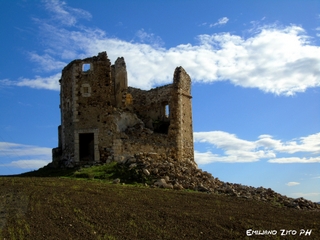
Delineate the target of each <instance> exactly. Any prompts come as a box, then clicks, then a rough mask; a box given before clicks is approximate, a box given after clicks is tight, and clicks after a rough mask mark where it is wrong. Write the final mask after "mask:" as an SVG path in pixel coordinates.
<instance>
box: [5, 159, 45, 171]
mask: <svg viewBox="0 0 320 240" xmlns="http://www.w3.org/2000/svg"><path fill="white" fill-rule="evenodd" d="M50 162H51V160H38V159H34V160H18V161H12V162H10V163H7V164H0V166H4V167H15V168H21V169H39V168H41V167H44V166H45V165H47V164H48V163H50Z"/></svg>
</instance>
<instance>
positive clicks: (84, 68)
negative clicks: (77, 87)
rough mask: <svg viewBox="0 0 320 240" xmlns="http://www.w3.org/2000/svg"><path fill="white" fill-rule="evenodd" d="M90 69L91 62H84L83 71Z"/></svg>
mask: <svg viewBox="0 0 320 240" xmlns="http://www.w3.org/2000/svg"><path fill="white" fill-rule="evenodd" d="M90 69H91V65H90V63H84V64H82V71H83V72H88V71H90Z"/></svg>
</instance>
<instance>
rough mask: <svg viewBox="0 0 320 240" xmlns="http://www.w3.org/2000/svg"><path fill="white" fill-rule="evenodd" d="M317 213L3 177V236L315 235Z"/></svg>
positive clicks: (319, 229) (318, 233)
mask: <svg viewBox="0 0 320 240" xmlns="http://www.w3.org/2000/svg"><path fill="white" fill-rule="evenodd" d="M319 220H320V211H319V210H297V209H290V208H285V207H283V206H280V205H275V204H272V203H269V202H262V201H255V200H253V199H243V198H237V197H232V196H225V195H218V194H214V193H211V194H207V193H200V192H192V191H175V190H166V189H158V188H149V187H142V186H141V185H121V184H110V183H108V182H107V181H105V180H103V181H102V180H79V179H71V178H58V177H47V178H44V177H1V178H0V239H32V240H34V239H37V240H41V239H46V240H48V239H57V240H58V239H59V240H61V239H73V240H74V239H88V240H89V239H148V240H149V239H170V240H173V239H179V240H180V239H304V238H307V239H320V222H319ZM250 229H251V230H250ZM255 230H258V231H260V234H263V233H265V234H264V235H257V234H258V233H259V232H253V231H255ZM283 230H285V231H286V232H285V231H283ZM290 230H291V232H289V231H290ZM302 230H304V231H306V232H307V231H308V232H309V235H307V236H305V235H306V234H305V233H303V231H302ZM266 231H269V233H267V232H266ZM302 233H303V234H302ZM247 234H248V235H247ZM250 234H251V236H249V235H250ZM283 234H286V235H283ZM300 234H301V236H299V235H300Z"/></svg>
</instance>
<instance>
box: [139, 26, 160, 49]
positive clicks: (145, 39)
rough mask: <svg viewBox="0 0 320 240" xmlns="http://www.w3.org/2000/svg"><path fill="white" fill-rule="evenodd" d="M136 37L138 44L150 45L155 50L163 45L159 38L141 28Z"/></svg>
mask: <svg viewBox="0 0 320 240" xmlns="http://www.w3.org/2000/svg"><path fill="white" fill-rule="evenodd" d="M136 37H137V38H138V39H139V40H140V42H142V43H147V44H150V45H151V46H153V47H155V48H157V47H161V46H163V45H164V42H163V41H162V39H161V37H159V36H156V35H155V34H154V33H147V32H146V31H145V30H144V29H143V28H142V29H140V30H139V31H137V33H136Z"/></svg>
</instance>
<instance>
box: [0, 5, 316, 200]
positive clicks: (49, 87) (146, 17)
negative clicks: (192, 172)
mask: <svg viewBox="0 0 320 240" xmlns="http://www.w3.org/2000/svg"><path fill="white" fill-rule="evenodd" d="M0 19H1V20H0V30H1V32H2V33H3V34H2V38H1V47H0V49H1V58H0V65H1V67H0V108H1V112H0V175H1V174H2V175H4V174H16V173H21V172H25V171H29V170H32V169H37V168H39V167H42V166H44V165H46V164H47V163H48V162H50V161H51V149H52V148H54V147H56V146H57V144H58V143H57V138H58V136H57V127H58V125H59V124H60V112H59V83H58V80H59V79H60V76H61V70H62V68H63V67H64V66H65V65H67V64H68V63H69V62H70V61H72V60H74V59H79V58H86V57H91V56H94V55H97V54H98V53H99V52H101V51H107V54H108V56H109V58H110V60H111V62H114V61H115V60H116V59H117V57H121V56H123V57H124V58H125V61H126V64H127V70H128V81H129V85H130V86H133V87H139V88H142V89H150V88H152V87H155V86H160V85H163V84H167V83H171V82H172V76H173V71H174V69H175V67H177V66H183V67H184V69H185V70H186V71H187V72H188V73H189V75H190V76H191V78H192V82H193V83H192V95H193V99H192V100H193V120H194V125H193V126H194V139H195V158H196V162H197V163H198V166H199V167H200V168H202V169H203V170H206V171H208V172H210V173H212V174H213V176H215V177H218V178H219V179H220V180H223V181H226V182H233V183H241V184H245V185H251V186H255V187H259V186H263V187H266V188H269V187H270V188H272V189H274V190H275V191H277V192H280V193H281V194H284V195H287V196H290V197H294V198H296V197H305V198H307V199H310V200H313V201H320V2H319V1H312V0H310V1H309V0H308V1H305V0H300V1H297V0H290V1H286V0H282V1H264V0H261V1H259V0H255V1H253V0H238V1H205V0H203V1H200V2H199V1H188V0H185V1H182V0H181V1H178V0H176V1H156V0H155V1H142V0H141V1H102V0H101V1H98V0H96V1H91V2H90V3H89V2H87V1H71V0H70V1H58V0H47V1H29V0H16V1H0Z"/></svg>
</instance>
